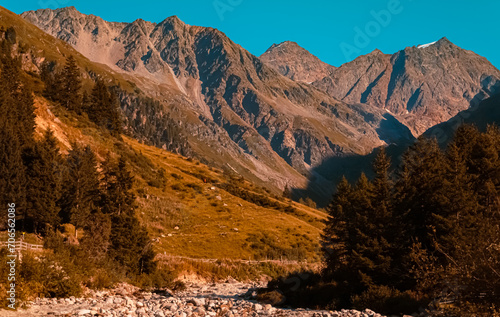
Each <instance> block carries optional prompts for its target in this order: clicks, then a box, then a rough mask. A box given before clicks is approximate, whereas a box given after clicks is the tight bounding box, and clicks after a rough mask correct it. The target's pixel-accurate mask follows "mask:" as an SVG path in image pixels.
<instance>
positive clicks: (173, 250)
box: [125, 138, 326, 260]
mask: <svg viewBox="0 0 500 317" xmlns="http://www.w3.org/2000/svg"><path fill="white" fill-rule="evenodd" d="M125 142H126V143H127V144H128V145H130V146H131V147H132V148H133V149H134V150H135V151H137V152H140V153H142V155H143V156H145V157H146V158H147V159H149V160H150V161H151V162H152V163H153V164H154V165H155V166H157V167H158V168H163V169H164V170H165V175H166V178H167V184H166V186H165V188H164V189H159V188H153V187H146V188H143V189H141V190H140V192H141V193H142V197H140V198H139V199H138V204H139V216H140V217H141V219H142V220H143V222H144V223H145V224H146V225H147V226H148V228H149V229H150V232H151V234H152V236H153V237H155V238H156V239H157V243H156V248H157V250H158V251H159V252H161V253H166V254H174V255H182V256H187V257H193V258H213V259H265V258H266V257H267V258H274V259H277V258H281V257H283V258H288V259H297V260H302V259H308V260H318V241H319V235H320V232H321V230H322V228H323V224H322V220H324V219H325V218H326V215H325V214H324V213H322V212H320V211H318V210H315V209H312V208H308V207H306V206H303V205H300V204H296V203H294V204H293V206H294V207H295V208H296V210H297V211H298V212H297V213H294V214H290V213H285V212H282V211H279V210H276V209H271V208H264V207H260V206H258V205H256V204H254V203H251V202H249V201H245V200H243V199H241V198H240V197H236V196H233V195H231V194H230V193H228V192H227V191H225V190H223V189H221V187H223V186H222V184H224V183H225V182H227V177H226V176H225V175H223V174H222V173H221V172H220V171H215V170H213V169H210V168H209V167H207V166H205V165H203V164H200V163H197V162H194V161H191V160H188V159H186V158H183V157H181V156H178V155H175V154H172V153H169V152H166V151H163V150H160V149H157V148H154V147H150V146H147V145H144V144H140V143H139V142H137V141H135V140H132V139H129V138H125ZM240 186H242V187H243V188H245V189H246V190H249V191H258V190H259V189H258V188H257V187H255V186H252V185H251V184H250V183H247V182H242V183H241V185H240ZM262 195H263V194H262ZM269 199H270V200H275V201H278V200H276V199H275V198H269ZM290 203H291V202H281V204H283V205H284V206H287V205H288V204H290Z"/></svg>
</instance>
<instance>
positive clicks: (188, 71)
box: [22, 8, 412, 188]
mask: <svg viewBox="0 0 500 317" xmlns="http://www.w3.org/2000/svg"><path fill="white" fill-rule="evenodd" d="M22 16H23V17H24V18H25V19H26V20H28V21H30V22H31V23H33V24H35V25H37V26H38V27H40V28H41V29H42V30H44V31H45V32H47V33H49V34H51V35H53V36H55V37H58V38H60V39H63V40H67V41H68V43H70V44H71V45H72V46H73V47H75V48H76V49H77V50H79V51H80V52H81V53H82V54H84V55H86V56H87V57H88V58H89V59H91V60H94V61H96V62H100V63H104V64H106V65H108V66H110V67H112V68H113V69H115V70H116V71H120V72H122V73H125V74H128V75H130V76H133V81H134V82H135V83H136V84H137V85H138V87H139V88H140V89H141V90H143V91H144V93H145V94H146V95H147V96H149V97H152V98H154V99H156V100H159V101H161V102H163V103H164V104H165V105H166V107H167V108H168V111H169V112H170V113H171V115H172V116H174V117H175V118H176V119H177V120H179V124H181V125H182V126H183V128H184V129H186V131H187V133H188V135H189V137H188V138H189V142H190V146H191V149H192V150H193V151H194V153H195V154H198V156H200V157H204V158H205V159H206V160H207V161H209V162H214V163H216V164H218V165H224V166H227V167H228V168H230V169H232V170H235V171H237V172H238V173H240V174H242V175H245V176H246V177H249V178H252V177H253V178H256V179H258V180H260V181H261V182H265V183H271V184H273V185H274V186H276V187H278V188H283V187H284V186H285V185H286V184H289V186H298V187H300V186H302V185H304V183H305V177H304V175H306V174H307V172H308V170H309V168H310V167H311V166H314V165H317V164H319V163H321V162H322V161H323V160H324V159H325V158H327V157H332V156H343V155H346V154H350V153H367V152H369V151H371V150H372V149H373V148H374V147H376V146H380V145H383V144H387V143H390V142H398V141H399V140H402V139H405V140H407V139H408V138H412V136H411V133H409V131H408V129H407V128H406V127H405V126H404V125H402V124H401V123H399V122H398V121H397V120H396V119H395V118H394V117H392V116H390V117H388V114H387V113H386V112H385V111H384V110H383V109H378V108H376V107H371V106H365V107H359V106H352V105H349V104H346V103H344V102H342V101H339V100H337V99H336V98H333V97H331V96H328V95H327V94H325V93H323V92H321V91H319V90H317V89H315V88H314V87H312V86H310V85H308V84H303V83H298V82H295V81H293V80H290V79H289V78H287V77H284V76H282V75H281V74H279V73H278V72H277V71H276V70H274V69H273V68H272V67H269V66H267V65H266V64H264V63H263V62H262V61H261V60H260V59H259V58H257V57H255V56H253V55H252V54H250V53H249V52H247V51H246V50H244V49H243V48H242V47H241V46H239V45H237V44H235V43H233V42H232V41H231V40H230V39H229V38H228V37H227V36H225V35H224V34H223V33H221V32H220V31H218V30H215V29H212V28H203V27H197V26H189V25H186V24H185V23H183V22H182V21H180V20H179V19H178V18H177V17H170V18H167V19H166V20H164V21H162V22H161V23H158V24H155V23H150V22H146V21H143V20H136V21H134V22H132V23H128V24H127V23H110V22H105V21H103V20H102V19H100V18H97V17H94V16H87V15H84V14H81V13H79V12H78V11H76V10H75V9H74V8H64V9H58V10H54V11H52V10H38V11H30V12H26V13H24V14H23V15H22ZM122 101H124V103H123V105H124V107H125V108H126V109H125V110H126V113H129V114H130V115H134V113H135V115H137V111H136V109H135V107H137V102H135V103H134V102H132V101H133V98H126V97H123V98H122ZM134 105H135V106H134ZM143 108H144V107H143ZM153 108H154V107H153ZM153 108H151V107H150V108H149V110H148V108H147V107H146V108H144V109H145V110H143V113H144V111H149V113H148V114H147V115H144V116H143V120H142V121H138V120H129V122H132V123H133V122H138V123H137V124H140V125H143V126H147V125H148V124H149V122H150V121H151V123H154V118H155V116H154V115H152V113H151V111H153V112H154V111H155V110H152V109H153ZM144 120H145V121H144ZM141 129H144V127H143V128H141ZM157 133H161V131H157ZM249 175H250V176H249Z"/></svg>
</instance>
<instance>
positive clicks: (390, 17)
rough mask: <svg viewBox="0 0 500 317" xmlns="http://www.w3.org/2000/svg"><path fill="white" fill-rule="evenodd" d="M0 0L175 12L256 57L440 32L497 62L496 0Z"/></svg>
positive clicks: (413, 41)
mask: <svg viewBox="0 0 500 317" xmlns="http://www.w3.org/2000/svg"><path fill="white" fill-rule="evenodd" d="M1 5H2V6H4V7H6V8H7V9H9V10H11V11H14V12H16V13H21V12H23V11H26V10H34V9H39V8H47V7H50V8H55V7H65V6H70V5H73V6H75V7H76V8H77V9H78V10H79V11H81V12H83V13H85V14H94V15H98V16H100V17H102V18H104V19H105V20H109V21H120V22H131V21H133V20H135V19H137V18H142V19H144V20H148V21H152V22H160V21H162V20H164V19H165V18H167V17H169V16H171V15H177V16H179V18H180V19H181V20H183V21H184V22H186V23H188V24H191V25H201V26H211V27H214V28H217V29H219V30H221V31H223V32H224V33H226V34H227V35H228V36H229V37H230V38H231V39H232V40H233V41H235V42H236V43H238V44H240V45H242V46H243V47H244V48H246V49H247V50H249V51H250V52H251V53H253V54H255V55H260V54H262V53H263V52H264V51H265V50H266V49H267V48H268V47H269V46H271V45H272V44H273V43H280V42H283V41H286V40H291V41H295V42H297V43H299V45H301V46H303V47H304V48H306V49H308V50H309V51H310V52H312V53H313V54H315V55H316V56H318V57H319V58H321V59H322V60H324V61H325V62H327V63H330V64H332V65H335V66H338V65H340V64H342V63H345V62H347V61H348V60H351V59H353V58H354V57H355V56H357V55H361V54H367V53H369V52H371V51H373V50H374V49H375V48H378V49H380V50H381V51H383V52H384V53H394V52H396V51H398V50H400V49H402V48H404V47H406V46H413V45H418V44H425V43H429V42H433V41H436V40H438V39H440V38H441V37H443V36H446V37H447V38H448V39H449V40H451V41H452V42H454V43H455V44H457V45H458V46H460V47H462V48H465V49H469V50H472V51H475V52H476V53H478V54H480V55H483V56H485V57H486V58H488V59H489V60H490V61H491V62H492V63H493V64H494V65H495V66H496V67H497V68H500V32H499V30H498V20H499V18H500V1H491V0H475V1H470V0H469V1H465V0H454V1H450V0H359V1H352V0H351V1H348V0H342V1H339V0H321V1H320V0H307V1H295V0H274V1H273V0H175V1H173V0H162V1H150V0H135V1H126V0H122V1H116V0H100V1H95V0H85V1H83V0H81V1H73V0H21V1H20V0H7V1H2V3H1ZM381 12H382V13H381ZM374 13H375V14H374ZM360 33H363V35H360Z"/></svg>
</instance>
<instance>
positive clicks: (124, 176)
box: [102, 157, 135, 216]
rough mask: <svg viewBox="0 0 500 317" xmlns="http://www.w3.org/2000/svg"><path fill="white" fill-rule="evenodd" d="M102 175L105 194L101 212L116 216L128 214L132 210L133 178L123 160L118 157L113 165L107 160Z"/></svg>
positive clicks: (133, 199)
mask: <svg viewBox="0 0 500 317" xmlns="http://www.w3.org/2000/svg"><path fill="white" fill-rule="evenodd" d="M103 174H104V176H103V182H102V184H103V191H104V192H105V193H106V195H105V197H106V198H105V201H104V202H103V204H104V206H105V207H104V208H103V212H104V213H106V214H109V215H116V216H120V215H122V214H127V213H129V212H130V211H131V210H133V208H134V201H135V195H134V194H133V192H132V186H133V183H134V178H133V176H132V175H131V173H130V172H129V171H128V170H127V166H126V161H125V159H124V158H123V157H120V159H119V160H118V163H117V164H115V163H113V162H111V161H110V159H109V158H108V159H107V160H106V162H104V163H103Z"/></svg>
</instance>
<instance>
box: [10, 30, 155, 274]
mask: <svg viewBox="0 0 500 317" xmlns="http://www.w3.org/2000/svg"><path fill="white" fill-rule="evenodd" d="M14 43H15V37H14V41H9V38H4V39H3V40H2V41H0V173H1V174H2V177H1V178H0V202H1V204H2V205H3V206H7V204H8V203H15V204H16V206H17V213H18V214H17V226H16V227H17V230H18V231H25V232H28V233H36V234H39V235H41V236H43V237H45V241H52V242H53V241H55V240H57V238H58V237H61V234H60V232H59V231H60V229H61V225H63V224H72V225H73V226H74V227H75V235H76V237H75V238H76V239H77V243H76V244H77V245H78V250H79V251H78V252H83V253H84V254H85V256H86V257H87V258H88V259H89V260H91V262H92V263H105V262H106V263H107V262H109V261H112V262H113V263H115V264H116V265H117V266H120V267H121V268H123V269H124V270H125V271H126V272H127V274H142V273H151V272H154V270H155V262H154V261H153V259H154V256H155V254H154V252H153V250H152V248H151V245H150V239H149V238H148V234H147V231H146V229H145V228H144V227H143V226H142V225H141V224H140V223H139V221H138V219H137V218H136V216H135V209H136V205H135V195H134V193H133V191H132V186H133V182H134V180H133V177H132V174H131V172H130V170H129V168H128V163H127V162H126V161H125V159H123V158H117V159H115V158H112V157H111V156H110V155H108V156H107V157H106V158H105V159H104V161H102V162H99V161H98V160H97V158H96V155H95V154H94V152H93V151H92V149H91V148H90V146H81V145H79V144H77V143H73V144H71V148H70V149H69V151H68V154H67V155H63V154H61V152H60V151H59V144H58V140H57V138H56V137H55V134H54V132H53V131H52V130H51V129H50V128H49V129H48V130H47V131H45V133H44V135H43V137H42V138H41V140H36V139H35V136H34V133H35V114H34V110H35V108H34V101H33V92H32V91H31V88H30V84H29V82H28V80H26V79H23V78H24V77H23V72H22V70H21V59H20V58H19V57H17V56H16V55H15V54H13V53H14V52H13V44H14ZM44 76H45V77H44ZM47 76H49V75H48V74H47V73H44V71H42V78H43V81H44V83H45V90H44V94H45V95H46V97H47V98H49V99H51V100H53V101H54V102H57V103H58V104H60V105H61V106H64V107H65V108H66V109H68V110H69V111H74V112H77V113H86V114H88V117H89V119H91V120H92V121H94V122H96V123H97V124H99V125H100V126H101V127H102V128H106V129H112V130H113V132H114V133H118V132H119V131H121V128H120V126H119V124H120V120H119V119H118V118H119V116H118V109H117V104H116V102H115V101H116V98H115V97H112V96H113V94H111V93H110V90H109V89H108V88H107V87H106V86H105V85H104V82H103V81H101V80H97V82H96V83H95V85H94V88H93V89H92V93H91V94H90V97H89V98H86V97H85V95H81V94H80V93H79V91H80V88H81V82H80V81H79V76H80V75H79V71H78V67H77V66H76V62H75V59H74V58H73V57H69V58H68V60H67V63H66V66H65V67H64V70H63V71H62V72H61V73H57V72H55V71H54V72H53V73H52V75H50V78H47ZM55 81H57V83H55ZM110 118H111V119H110ZM5 215H6V213H2V218H4V217H5ZM3 224H6V221H2V226H3ZM82 229H83V230H82ZM79 231H80V232H83V235H82V236H81V237H80V236H78V232H79ZM68 248H69V247H68Z"/></svg>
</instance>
